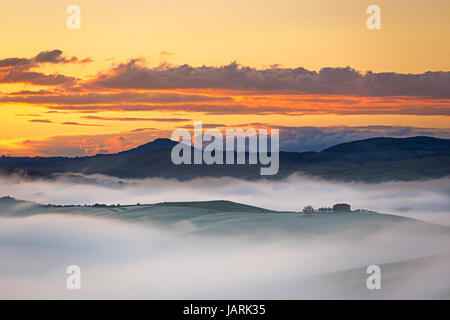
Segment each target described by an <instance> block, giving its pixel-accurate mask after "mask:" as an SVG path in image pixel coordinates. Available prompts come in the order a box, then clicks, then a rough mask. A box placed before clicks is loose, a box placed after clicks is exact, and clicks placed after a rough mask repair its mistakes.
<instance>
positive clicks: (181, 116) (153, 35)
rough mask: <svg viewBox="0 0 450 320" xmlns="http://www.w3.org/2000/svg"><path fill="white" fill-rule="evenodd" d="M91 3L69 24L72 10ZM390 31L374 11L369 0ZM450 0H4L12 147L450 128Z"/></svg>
mask: <svg viewBox="0 0 450 320" xmlns="http://www.w3.org/2000/svg"><path fill="white" fill-rule="evenodd" d="M72 4H76V5H78V6H79V7H80V9H81V16H80V19H81V20H80V21H81V28H80V29H73V30H69V29H68V28H67V26H66V21H67V19H68V17H69V14H67V12H66V10H67V7H68V6H69V5H72ZM372 4H376V5H378V6H379V7H380V9H381V30H369V29H368V28H367V26H366V20H367V18H368V16H369V15H368V14H367V13H366V9H367V7H368V6H369V5H372ZM448 12H450V2H449V1H447V0H435V1H432V2H431V1H425V0H408V1H406V0H396V1H383V0H377V1H375V2H373V1H363V0H343V1H334V0H317V1H314V2H312V1H299V0H297V1H294V0H281V1H280V0H277V1H275V0H267V1H264V2H260V1H253V0H251V1H248V0H245V1H243V0H240V1H237V0H227V1H224V0H214V1H206V0H192V1H181V0H165V1H162V0H161V1H160V0H153V1H144V0H134V1H127V2H125V1H117V0H108V1H103V0H97V1H87V0H86V1H83V0H77V1H73V2H66V1H56V0H43V1H39V2H37V1H24V0H14V1H10V0H4V1H2V10H1V12H0V35H1V38H2V41H3V45H2V49H1V50H0V116H1V119H2V126H1V127H0V154H1V155H13V156H25V155H27V156H36V155H42V156H54V155H66V156H80V155H93V154H96V153H98V152H118V151H121V150H124V149H128V148H132V147H135V146H138V145H140V144H143V143H146V142H148V141H150V140H153V139H155V138H159V137H170V134H171V132H172V131H173V130H174V129H175V128H180V127H187V128H191V127H192V126H193V121H194V120H201V121H203V123H204V126H205V127H208V128H212V127H215V128H219V129H221V130H224V129H225V128H238V127H239V128H241V127H242V128H249V127H252V128H261V127H264V128H279V129H280V134H281V140H280V144H281V146H282V147H283V146H284V148H285V149H289V150H296V151H305V150H319V149H321V148H324V147H327V146H330V145H333V144H335V143H339V142H345V141H350V140H355V139H362V138H368V137H373V136H395V137H403V136H411V135H432V136H436V137H442V138H450V126H449V124H450V122H449V115H450V70H449V65H450V42H449V41H446V39H448V38H450V37H449V36H450V19H448Z"/></svg>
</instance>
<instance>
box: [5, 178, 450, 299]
mask: <svg viewBox="0 0 450 320" xmlns="http://www.w3.org/2000/svg"><path fill="white" fill-rule="evenodd" d="M449 194H450V179H448V178H447V179H438V180H430V181H415V182H388V183H379V184H364V183H342V182H341V183H338V182H329V181H324V180H320V179H314V178H310V177H304V176H300V175H294V176H291V177H289V178H286V179H284V180H281V181H270V180H260V181H243V180H239V179H234V178H221V179H213V178H211V179H196V180H191V181H185V182H180V181H177V180H163V179H145V180H131V179H117V178H111V177H106V176H101V175H91V176H79V175H78V176H75V175H63V176H60V177H58V178H55V179H53V180H26V179H22V178H20V177H18V176H9V177H7V178H6V177H2V178H0V196H6V195H9V196H12V197H15V198H17V199H22V200H30V201H36V202H39V203H43V204H47V203H52V204H94V203H105V204H117V203H120V204H136V203H155V202H164V201H195V200H199V201H200V200H217V199H224V200H231V201H236V202H241V203H245V204H251V205H256V206H260V207H264V208H268V209H275V210H289V211H299V210H301V209H302V208H303V207H304V206H305V205H313V206H314V207H320V206H331V205H332V204H334V203H338V202H347V203H350V204H351V205H352V208H353V209H357V208H365V209H370V210H375V211H378V212H382V213H390V214H397V215H402V216H410V217H414V218H417V219H421V220H424V221H429V222H433V223H437V224H441V225H444V226H450V221H449V214H450V212H449V208H450V197H449ZM19 205H20V206H23V205H24V204H19ZM0 210H1V209H0ZM8 210H10V212H0V213H1V214H4V216H7V215H8V214H9V215H10V217H8V218H0V298H3V299H5V298H6V299H12V298H26V299H28V298H38V299H47V298H64V299H66V298H67V299H78V298H80V299H81V298H83V299H91V298H125V299H128V298H130V299H131V298H137V299H297V298H311V299H316V298H325V299H328V298H332V299H344V298H350V299H360V298H364V299H377V298H386V299H397V298H405V299H409V298H412V299H415V298H449V288H450V274H449V270H450V250H449V248H450V238H449V232H448V229H446V228H445V227H444V228H443V227H442V226H434V225H430V224H426V223H423V222H420V221H416V220H405V219H400V220H398V219H397V220H398V221H397V220H396V221H394V222H393V221H391V220H386V221H385V222H384V223H383V224H377V223H378V222H376V221H375V220H374V221H372V222H371V220H368V222H367V221H366V223H365V224H362V223H361V222H353V220H351V221H349V222H348V221H347V222H345V223H342V222H340V223H341V224H340V225H339V227H338V228H332V227H331V226H333V225H336V224H335V223H336V222H339V221H342V220H339V219H340V218H339V217H338V215H330V217H329V218H325V219H322V220H320V219H319V220H320V222H319V223H315V222H314V221H313V220H309V222H308V223H309V224H304V223H303V222H301V221H300V222H299V223H300V224H298V226H299V229H295V230H294V232H293V231H292V228H291V229H290V231H289V232H288V231H283V230H282V229H278V230H276V231H275V234H271V235H270V237H269V236H268V233H267V230H264V229H263V227H261V228H260V227H259V224H258V223H259V222H260V221H262V220H261V219H255V220H254V222H252V228H251V229H250V228H248V229H247V228H244V230H245V234H239V235H236V234H234V235H232V234H233V233H228V232H227V231H226V230H233V229H234V228H235V226H237V224H239V219H240V216H239V215H238V214H236V217H229V221H232V222H231V223H229V224H228V227H227V228H230V229H226V230H224V232H221V233H219V234H212V235H211V234H205V233H201V232H196V230H197V228H198V227H197V224H196V223H198V222H199V221H198V218H196V219H197V220H195V219H194V220H192V221H190V220H185V219H183V218H181V220H179V221H177V222H176V223H173V224H171V225H170V226H167V225H165V226H164V227H163V226H162V225H160V224H156V223H155V222H154V221H152V220H148V221H146V222H145V223H144V222H142V221H140V222H139V223H138V222H129V221H124V220H120V219H117V218H116V219H112V218H99V217H92V216H86V215H85V214H86V213H85V212H82V211H83V208H82V207H81V208H79V210H80V212H78V213H79V214H77V212H76V210H78V209H76V210H75V211H73V212H72V211H71V212H72V213H74V214H67V213H66V214H54V213H55V211H53V214H37V215H31V216H27V217H20V218H19V217H14V214H13V213H14V208H9V209H8ZM42 213H45V212H42ZM295 216H300V215H295ZM331 216H335V217H333V218H332V217H331ZM386 217H388V216H386ZM247 218H248V217H247ZM247 218H245V219H247ZM243 219H244V218H243ZM280 219H283V215H282V214H280ZM299 219H301V218H299ZM304 219H307V218H304ZM333 219H335V220H333ZM208 221H209V222H208V223H212V224H214V221H212V222H211V220H208ZM252 221H253V220H252ZM286 221H291V220H286ZM297 221H299V220H297ZM302 221H303V220H302ZM377 221H378V220H377ZM372 223H375V224H373V225H372ZM286 224H289V222H286ZM221 225H222V224H221ZM244 225H245V224H244ZM269 225H270V224H269ZM261 226H264V223H261ZM303 226H307V227H303ZM371 226H373V227H371ZM219 229H220V228H219ZM288 229H289V228H286V230H288ZM214 230H217V228H216V229H214ZM443 230H444V231H443ZM371 264H377V265H380V266H381V269H382V290H368V289H367V287H366V279H367V277H368V275H367V274H366V272H365V271H366V267H367V266H369V265H371ZM69 265H78V266H80V267H81V271H82V289H81V290H74V291H72V290H68V289H67V288H66V279H67V277H68V274H66V268H67V267H68V266H69Z"/></svg>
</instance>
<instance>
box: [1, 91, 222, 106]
mask: <svg viewBox="0 0 450 320" xmlns="http://www.w3.org/2000/svg"><path fill="white" fill-rule="evenodd" d="M229 100H231V99H230V98H229V97H214V96H206V95H198V94H181V93H160V92H151V93H140V92H119V93H83V94H61V93H53V94H49V95H43V94H38V95H35V94H33V95H24V96H17V95H14V96H7V95H3V96H1V97H0V101H1V102H25V103H32V104H58V105H60V106H64V105H91V104H93V105H95V104H108V103H117V104H119V103H127V104H130V103H180V102H202V101H229ZM98 107H101V106H98Z"/></svg>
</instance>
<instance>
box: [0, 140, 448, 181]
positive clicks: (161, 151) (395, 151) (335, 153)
mask: <svg viewBox="0 0 450 320" xmlns="http://www.w3.org/2000/svg"><path fill="white" fill-rule="evenodd" d="M175 144H176V143H175V142H174V141H171V140H169V139H157V140H155V141H152V142H149V143H147V144H145V145H142V146H139V147H137V148H134V149H130V150H127V151H123V152H120V153H117V154H99V155H96V156H92V157H77V158H65V157H48V158H43V157H35V158H28V157H22V158H18V157H1V158H0V172H3V173H7V174H8V173H17V172H19V173H21V174H23V175H26V176H28V177H48V178H51V177H52V175H53V174H55V173H69V172H70V173H82V174H96V173H100V174H106V175H110V176H115V177H119V178H150V177H161V178H176V179H179V180H186V179H193V178H199V177H236V178H242V179H260V178H261V176H260V165H259V164H258V165H248V164H247V165H205V164H202V165H179V166H176V165H174V164H173V163H172V161H171V158H170V151H171V148H172V147H173V146H174V145H175ZM293 173H301V174H307V175H313V176H318V177H322V178H325V179H333V180H344V181H364V182H380V181H390V180H403V181H411V180H419V179H433V178H440V177H445V176H448V175H450V140H449V139H438V138H432V137H411V138H372V139H366V140H358V141H353V142H348V143H343V144H339V145H336V146H333V147H331V148H327V149H325V150H323V151H320V152H280V170H279V172H278V174H277V175H275V176H264V177H263V178H268V179H281V178H283V177H286V176H288V175H290V174H293Z"/></svg>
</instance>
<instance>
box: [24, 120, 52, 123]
mask: <svg viewBox="0 0 450 320" xmlns="http://www.w3.org/2000/svg"><path fill="white" fill-rule="evenodd" d="M28 122H37V123H54V122H53V121H51V120H49V119H31V120H28Z"/></svg>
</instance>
